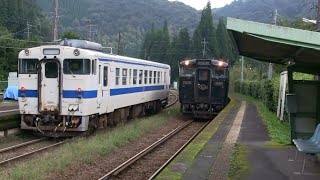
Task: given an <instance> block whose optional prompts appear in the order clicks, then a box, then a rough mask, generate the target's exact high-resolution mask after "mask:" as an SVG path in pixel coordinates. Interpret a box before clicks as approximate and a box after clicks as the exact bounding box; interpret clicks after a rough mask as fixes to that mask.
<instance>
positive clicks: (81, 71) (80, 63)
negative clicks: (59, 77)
mask: <svg viewBox="0 0 320 180" xmlns="http://www.w3.org/2000/svg"><path fill="white" fill-rule="evenodd" d="M90 70H91V68H90V60H89V59H65V60H64V61H63V73H64V74H72V75H73V74H77V75H88V74H90Z"/></svg>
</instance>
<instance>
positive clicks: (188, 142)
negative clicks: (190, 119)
mask: <svg viewBox="0 0 320 180" xmlns="http://www.w3.org/2000/svg"><path fill="white" fill-rule="evenodd" d="M210 122H211V121H208V122H207V123H206V124H205V125H203V126H202V127H201V128H200V129H199V130H198V131H197V132H196V133H195V134H194V135H193V136H192V137H191V138H190V139H189V140H188V141H187V142H186V143H185V144H184V145H183V146H182V147H181V148H180V149H179V150H178V151H177V152H176V153H175V154H174V155H172V156H171V157H170V158H169V159H168V161H167V162H165V163H164V164H163V165H162V166H161V167H160V168H159V169H158V170H157V171H156V172H155V173H154V174H153V175H152V176H150V178H149V180H151V179H154V178H155V177H156V176H157V175H158V174H159V173H160V172H161V171H162V170H163V169H164V168H165V167H167V165H168V164H169V163H170V162H171V161H172V160H173V159H174V158H175V157H177V156H178V154H180V152H182V150H184V148H185V147H187V145H189V144H190V143H191V141H192V140H193V139H194V138H195V137H197V136H198V134H199V133H200V132H201V131H202V130H203V129H204V128H205V127H207V125H208V124H209V123H210Z"/></svg>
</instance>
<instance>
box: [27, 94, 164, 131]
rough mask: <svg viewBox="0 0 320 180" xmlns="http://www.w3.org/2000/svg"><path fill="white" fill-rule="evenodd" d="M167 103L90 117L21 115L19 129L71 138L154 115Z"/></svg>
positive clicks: (117, 110) (135, 106)
mask: <svg viewBox="0 0 320 180" xmlns="http://www.w3.org/2000/svg"><path fill="white" fill-rule="evenodd" d="M167 103H168V100H167V99H165V100H163V101H160V100H157V101H151V102H147V103H143V104H138V105H133V106H129V107H124V108H121V109H116V110H114V111H113V112H111V113H107V114H92V115H90V116H72V115H67V116H63V115H56V114H42V115H22V116H21V129H23V130H32V131H33V132H34V134H36V135H41V136H48V137H72V136H76V135H81V134H87V133H92V132H93V131H94V130H96V129H104V128H106V127H113V126H116V125H118V124H121V123H125V122H127V121H128V120H131V119H135V118H138V117H141V116H144V115H152V114H156V113H158V112H159V111H160V110H161V109H163V108H165V106H166V105H167Z"/></svg>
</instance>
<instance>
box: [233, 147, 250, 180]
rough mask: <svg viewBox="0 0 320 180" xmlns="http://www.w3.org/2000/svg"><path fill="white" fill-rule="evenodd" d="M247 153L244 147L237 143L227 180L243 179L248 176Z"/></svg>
mask: <svg viewBox="0 0 320 180" xmlns="http://www.w3.org/2000/svg"><path fill="white" fill-rule="evenodd" d="M248 153H249V152H248V148H247V147H246V146H244V145H240V144H238V143H236V144H235V145H234V147H233V150H232V156H231V160H230V168H229V171H228V179H229V180H236V179H245V177H246V176H247V175H248V173H249V170H250V164H249V160H248Z"/></svg>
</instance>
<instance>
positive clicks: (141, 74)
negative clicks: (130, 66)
mask: <svg viewBox="0 0 320 180" xmlns="http://www.w3.org/2000/svg"><path fill="white" fill-rule="evenodd" d="M142 76H143V70H139V84H142V78H143V77H142Z"/></svg>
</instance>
